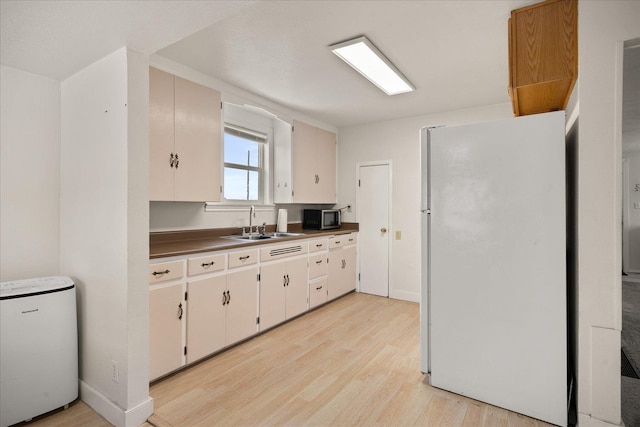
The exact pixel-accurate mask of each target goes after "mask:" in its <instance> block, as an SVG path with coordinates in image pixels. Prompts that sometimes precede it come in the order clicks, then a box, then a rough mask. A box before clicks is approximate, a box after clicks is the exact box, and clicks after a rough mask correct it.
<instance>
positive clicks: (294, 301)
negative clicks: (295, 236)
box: [260, 258, 309, 321]
mask: <svg viewBox="0 0 640 427" xmlns="http://www.w3.org/2000/svg"><path fill="white" fill-rule="evenodd" d="M307 276H308V269H307V259H306V258H300V259H296V260H292V261H288V262H287V288H286V289H287V298H286V301H287V307H286V315H287V319H290V318H292V317H295V316H297V315H298V314H301V313H304V312H305V311H307V309H308V307H309V306H308V300H307V292H308V289H309V287H308V283H309V282H308V279H307ZM260 321H262V317H261V318H260Z"/></svg>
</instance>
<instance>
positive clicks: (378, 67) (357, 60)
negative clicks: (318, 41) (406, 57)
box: [329, 36, 415, 95]
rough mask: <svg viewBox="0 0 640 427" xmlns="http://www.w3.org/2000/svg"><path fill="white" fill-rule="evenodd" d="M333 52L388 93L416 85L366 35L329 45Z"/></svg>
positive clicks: (410, 89) (394, 92) (405, 90)
mask: <svg viewBox="0 0 640 427" xmlns="http://www.w3.org/2000/svg"><path fill="white" fill-rule="evenodd" d="M329 47H330V48H331V50H332V51H333V53H335V54H336V55H338V57H340V59H342V60H343V61H344V62H346V63H347V64H349V65H350V66H351V67H353V69H355V70H356V71H357V72H359V73H360V74H362V75H363V76H364V77H366V78H367V79H368V80H369V81H370V82H371V83H373V84H374V85H376V86H378V87H379V88H380V89H382V90H383V91H384V92H385V93H386V94H387V95H396V94H399V93H404V92H411V91H413V90H415V87H414V86H413V85H412V84H411V83H410V82H409V80H407V78H406V77H405V76H403V75H402V73H401V72H400V70H398V69H397V68H396V67H395V66H394V65H393V64H392V63H391V61H389V60H388V59H387V58H386V57H385V56H384V55H383V54H382V52H380V51H379V50H378V49H377V48H376V47H375V46H374V45H373V43H371V42H370V41H369V39H367V38H366V37H364V36H363V37H358V38H355V39H353V40H348V41H346V42H341V43H336V44H333V45H331V46H329Z"/></svg>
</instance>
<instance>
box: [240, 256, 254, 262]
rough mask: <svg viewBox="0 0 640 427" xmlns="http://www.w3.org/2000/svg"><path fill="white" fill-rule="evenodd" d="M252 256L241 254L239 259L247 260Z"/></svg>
mask: <svg viewBox="0 0 640 427" xmlns="http://www.w3.org/2000/svg"><path fill="white" fill-rule="evenodd" d="M250 256H251V255H247V256H241V257H239V258H238V259H239V260H240V261H246V260H248V259H249V257H250Z"/></svg>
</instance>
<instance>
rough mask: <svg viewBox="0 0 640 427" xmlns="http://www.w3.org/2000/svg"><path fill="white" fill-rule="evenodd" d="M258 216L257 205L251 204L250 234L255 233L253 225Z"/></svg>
mask: <svg viewBox="0 0 640 427" xmlns="http://www.w3.org/2000/svg"><path fill="white" fill-rule="evenodd" d="M255 217H256V207H255V206H253V205H251V208H250V209H249V234H251V233H253V230H252V226H253V219H252V218H255Z"/></svg>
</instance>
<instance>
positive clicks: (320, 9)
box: [158, 1, 535, 126]
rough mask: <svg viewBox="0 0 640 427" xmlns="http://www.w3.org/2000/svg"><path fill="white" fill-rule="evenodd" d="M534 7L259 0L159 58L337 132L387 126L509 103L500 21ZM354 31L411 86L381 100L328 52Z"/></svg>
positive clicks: (518, 3) (502, 23)
mask: <svg viewBox="0 0 640 427" xmlns="http://www.w3.org/2000/svg"><path fill="white" fill-rule="evenodd" d="M534 2H535V1H534ZM534 2H532V1H293V2H292V1H267V2H259V3H256V4H255V5H252V6H251V7H248V8H246V9H245V10H243V11H242V13H239V14H236V15H234V16H231V17H229V18H226V19H223V20H220V21H219V22H218V23H217V24H216V25H212V26H210V27H208V28H206V29H204V30H202V31H199V32H198V33H196V34H193V35H191V36H189V37H187V38H185V39H183V40H181V41H179V42H176V43H175V44H173V45H171V46H168V47H166V48H164V49H161V50H160V51H159V52H158V54H159V55H161V56H164V57H166V58H169V59H171V60H174V61H176V62H179V63H181V64H185V65H188V66H189V67H191V68H194V69H196V70H199V71H201V72H204V73H206V74H209V75H213V76H215V77H217V78H219V79H221V80H224V81H227V82H229V83H231V84H233V85H236V86H239V87H242V88H244V89H247V90H249V91H251V92H253V93H256V94H258V95H261V96H263V97H265V98H268V99H271V100H273V101H275V102H278V103H280V104H283V105H285V106H287V107H290V108H293V109H295V110H298V111H302V112H304V113H307V114H309V115H311V116H314V117H316V118H317V119H319V120H323V121H325V122H327V123H331V124H334V125H336V126H343V125H350V124H356V123H366V122H373V121H379V120H389V119H394V118H400V117H407V116H412V115H419V114H425V113H431V112H438V111H449V110H457V109H463V108H470V107H476V106H481V105H488V104H496V103H502V102H509V97H508V93H507V85H508V51H507V47H508V41H507V20H508V18H509V16H510V11H511V10H512V9H516V8H518V7H522V6H523V5H525V4H531V3H534ZM359 35H366V36H367V37H368V38H369V39H370V40H371V41H372V42H373V43H374V44H375V45H376V46H377V47H378V48H379V49H380V50H381V51H382V52H383V53H384V54H385V55H386V56H387V57H388V58H389V59H390V60H391V62H393V63H394V64H395V65H396V66H397V67H398V68H399V69H400V70H401V71H402V72H403V73H404V74H405V76H406V77H407V78H408V79H409V80H410V81H411V82H412V83H413V84H414V85H415V86H416V88H417V90H416V91H415V92H413V93H407V94H400V95H395V96H391V97H390V96H388V95H386V94H384V93H383V92H382V91H380V90H379V89H377V88H376V87H375V86H374V85H373V84H371V83H370V82H369V81H367V80H366V79H364V78H362V77H361V76H360V75H359V74H358V73H357V72H355V71H354V70H352V69H351V68H349V67H348V66H347V65H346V64H345V63H343V62H342V61H341V60H340V59H339V58H338V57H337V56H335V55H334V54H333V53H332V52H331V50H330V49H329V48H328V46H329V45H331V44H334V43H336V42H340V41H344V40H346V39H350V38H353V37H356V36H359Z"/></svg>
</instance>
